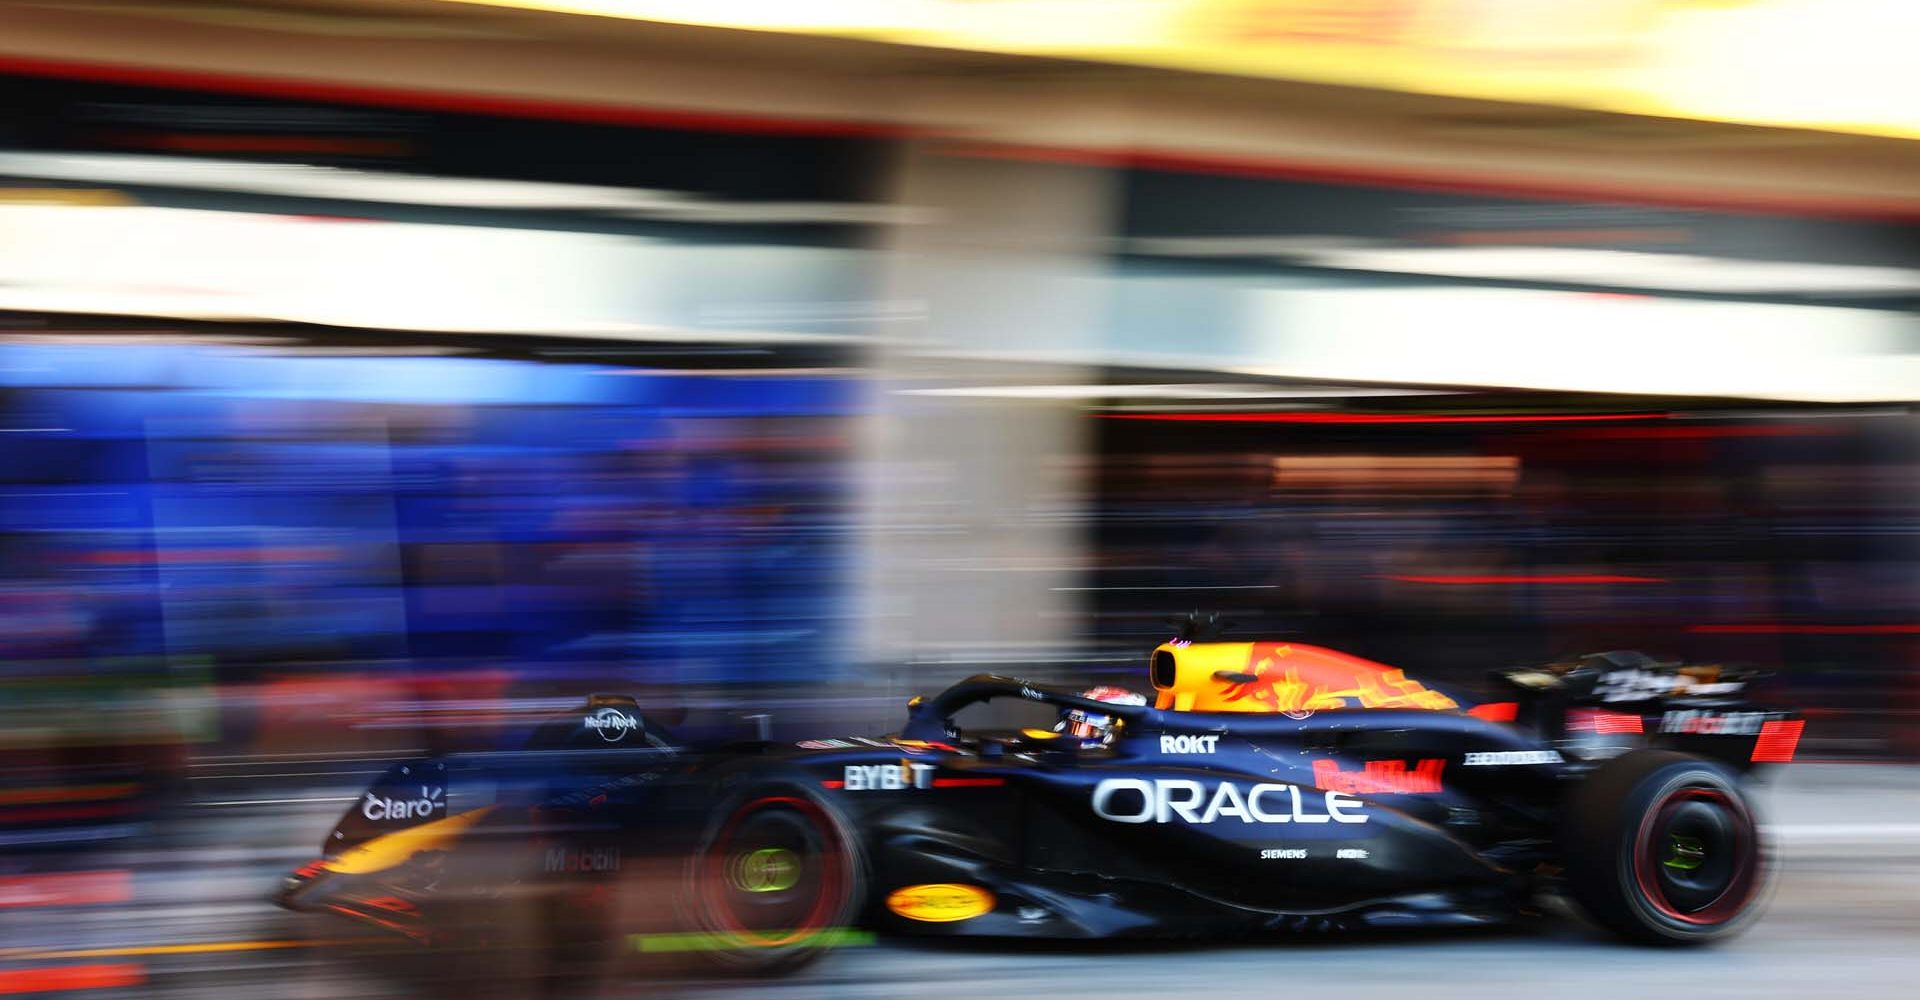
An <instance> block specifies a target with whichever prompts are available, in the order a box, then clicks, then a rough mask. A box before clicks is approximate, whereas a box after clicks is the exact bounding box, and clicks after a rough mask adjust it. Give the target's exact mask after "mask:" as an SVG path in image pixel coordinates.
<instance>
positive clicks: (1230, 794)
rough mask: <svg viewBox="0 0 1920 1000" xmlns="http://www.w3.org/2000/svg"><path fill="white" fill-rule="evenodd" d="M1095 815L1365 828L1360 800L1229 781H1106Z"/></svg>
mask: <svg viewBox="0 0 1920 1000" xmlns="http://www.w3.org/2000/svg"><path fill="white" fill-rule="evenodd" d="M1093 812H1094V815H1096V816H1099V817H1100V818H1101V819H1110V820H1112V821H1114V822H1115V823H1171V822H1173V820H1174V819H1175V818H1176V817H1178V818H1179V819H1180V820H1181V821H1182V822H1186V823H1212V822H1214V821H1216V820H1220V819H1237V820H1239V821H1240V822H1242V823H1365V822H1366V821H1367V814H1366V812H1365V811H1364V808H1363V806H1362V804H1361V802H1360V800H1359V799H1356V798H1354V797H1353V796H1351V795H1347V794H1345V793H1343V792H1318V791H1314V790H1311V789H1308V790H1306V791H1304V792H1303V791H1302V790H1301V789H1300V788H1299V787H1298V786H1295V785H1280V784H1270V783H1265V782H1263V783H1261V784H1258V785H1255V786H1253V787H1252V788H1250V789H1248V790H1247V791H1244V792H1243V791H1241V790H1240V786H1239V785H1236V784H1234V783H1233V782H1230V781H1223V782H1221V783H1220V784H1218V785H1216V786H1214V788H1213V792H1212V793H1211V794H1209V793H1208V792H1207V787H1206V786H1205V785H1203V784H1201V783H1200V782H1198V781H1191V780H1188V779H1186V778H1156V779H1154V780H1152V781H1148V780H1146V779H1144V778H1108V779H1106V780H1105V781H1102V782H1100V783H1099V784H1098V785H1095V786H1094V788H1093Z"/></svg>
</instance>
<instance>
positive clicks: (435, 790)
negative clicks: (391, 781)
mask: <svg viewBox="0 0 1920 1000" xmlns="http://www.w3.org/2000/svg"><path fill="white" fill-rule="evenodd" d="M446 804H447V800H446V789H444V788H441V787H438V786H428V785H421V786H420V797H419V798H417V799H390V798H386V797H384V796H380V795H375V794H374V793H372V792H368V793H367V798H366V801H364V802H362V803H360V815H362V816H365V817H366V818H368V819H370V820H373V821H375V822H381V821H384V820H390V819H426V818H427V817H428V816H431V815H433V813H434V810H436V809H441V808H443V807H445V806H446Z"/></svg>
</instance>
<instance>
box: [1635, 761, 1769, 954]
mask: <svg viewBox="0 0 1920 1000" xmlns="http://www.w3.org/2000/svg"><path fill="white" fill-rule="evenodd" d="M1692 801H1706V802H1711V803H1714V804H1716V805H1718V806H1720V807H1721V808H1722V809H1724V810H1725V811H1726V812H1727V813H1728V814H1729V815H1731V816H1732V817H1733V820H1734V835H1735V838H1736V839H1735V842H1734V853H1735V862H1734V864H1735V868H1734V871H1733V874H1732V875H1731V876H1730V877H1729V879H1728V882H1727V888H1726V891H1724V892H1722V893H1721V894H1720V896H1719V897H1718V898H1716V899H1714V901H1713V902H1712V903H1710V904H1708V905H1707V906H1706V907H1704V908H1703V909H1701V910H1699V911H1696V912H1694V913H1682V912H1680V911H1679V910H1677V909H1675V908H1674V906H1673V903H1672V902H1671V901H1670V900H1668V899H1667V895H1666V892H1665V891H1664V890H1663V889H1661V887H1660V877H1659V873H1658V872H1657V871H1655V870H1654V865H1655V864H1656V862H1655V861H1654V859H1653V851H1652V849H1651V848H1652V844H1651V843H1650V839H1651V836H1652V833H1653V831H1654V829H1655V828H1656V827H1657V826H1658V825H1659V823H1660V821H1661V820H1662V819H1663V818H1664V817H1665V816H1667V815H1668V814H1669V813H1671V812H1672V811H1673V810H1675V809H1676V808H1678V807H1679V806H1680V805H1682V804H1684V803H1686V802H1692ZM1761 863H1762V862H1761V859H1760V851H1759V840H1758V831H1757V830H1756V829H1755V827H1754V822H1753V815H1752V814H1751V813H1750V812H1748V811H1747V809H1746V807H1745V806H1743V805H1742V804H1741V803H1740V802H1738V801H1737V800H1736V799H1734V797H1733V796H1731V795H1729V794H1727V793H1726V792H1725V791H1723V790H1721V789H1718V788H1704V787H1700V786H1686V787H1681V788H1675V789H1671V790H1669V791H1667V792H1665V793H1663V794H1662V795H1661V796H1660V797H1659V798H1658V799H1657V800H1655V801H1654V803H1653V805H1652V807H1651V808H1649V809H1648V810H1647V811H1646V814H1645V815H1644V816H1643V817H1642V818H1641V820H1640V827H1639V829H1638V830H1637V831H1635V833H1634V838H1633V854H1632V865H1633V877H1634V883H1635V887H1636V888H1637V889H1638V890H1639V894H1640V898H1641V899H1643V900H1645V901H1646V903H1647V905H1649V906H1651V907H1653V909H1654V910H1655V911H1657V912H1658V913H1659V914H1660V915H1661V916H1662V917H1665V918H1667V919H1668V920H1673V921H1677V922H1679V923H1682V924H1687V925H1690V926H1694V927H1717V926H1719V925H1721V924H1724V923H1726V922H1727V921H1729V920H1732V919H1733V918H1735V917H1737V916H1739V915H1740V912H1741V910H1743V909H1745V907H1746V905H1747V903H1748V902H1749V901H1751V900H1752V898H1753V895H1754V891H1755V889H1756V887H1757V886H1758V885H1759V884H1760V866H1761Z"/></svg>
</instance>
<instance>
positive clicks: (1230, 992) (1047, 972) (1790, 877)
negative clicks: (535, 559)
mask: <svg viewBox="0 0 1920 1000" xmlns="http://www.w3.org/2000/svg"><path fill="white" fill-rule="evenodd" d="M378 766H379V765H378V764H377V763H376V762H370V761H337V760H334V761H321V760H307V761H297V762H291V763H289V762H284V761H283V762H280V763H278V764H273V765H265V764H260V763H247V764H241V765H234V766H229V765H228V764H225V763H223V764H221V765H220V766H218V767H207V768H202V769H201V773H200V775H199V779H200V780H196V781H195V782H194V785H195V792H194V801H193V804H191V805H189V806H188V807H186V808H185V810H184V811H183V815H181V816H179V817H177V818H176V819H175V820H174V821H173V822H172V823H171V824H170V825H168V826H167V828H166V829H164V830H162V831H158V835H157V836H156V837H153V838H149V839H148V840H146V841H143V842H135V843H129V844H123V845H120V846H116V847H109V848H105V849H94V850H89V851H87V852H85V853H78V852H74V853H68V852H63V851H58V850H53V851H37V852H30V853H29V852H12V853H9V854H7V855H3V856H0V995H67V996H80V997H86V998H88V1000H94V998H98V1000H110V998H114V997H130V996H142V997H183V998H184V997H195V998H215V997H218V998H225V997H232V998H248V1000H275V998H289V1000H291V998H302V1000H316V998H336V997H339V998H344V997H363V998H370V997H403V996H417V995H421V994H423V993H430V992H439V991H438V990H436V989H435V988H434V987H435V986H436V985H438V984H435V983H433V982H431V981H430V979H423V978H422V976H423V975H426V976H429V977H430V976H431V974H432V970H431V969H430V968H429V969H426V970H424V972H423V969H422V967H420V966H419V965H418V963H417V962H416V961H415V960H414V958H413V957H412V956H411V955H410V952H409V950H408V949H407V948H405V947H403V946H396V945H394V944H392V943H389V942H386V941H384V940H383V939H381V938H379V937H377V936H370V935H368V934H366V933H364V932H361V931H359V930H357V929H356V928H355V927H354V926H353V925H351V924H349V923H347V922H345V921H342V920H336V919H329V918H327V917H324V916H310V915H299V914H289V913H285V912H283V911H280V910H278V909H276V908H274V907H272V906H271V905H269V904H268V903H267V901H266V897H267V894H268V893H269V892H270V891H271V890H272V889H273V887H274V886H275V884H276V883H277V881H278V879H279V878H280V876H281V875H282V874H283V873H284V872H286V871H287V870H288V869H289V868H292V867H294V866H296V865H298V864H300V863H302V862H304V861H307V860H311V858H312V857H313V855H314V851H315V849H316V848H317V847H318V840H319V838H320V837H321V836H322V835H323V834H324V832H325V831H326V830H327V829H328V828H329V827H330V826H331V824H332V822H333V820H334V819H335V818H336V817H337V816H338V814H339V813H340V812H341V811H342V810H343V809H344V808H345V807H346V803H347V801H350V800H352V799H353V798H354V796H355V794H356V792H357V791H358V789H359V787H360V785H361V783H363V782H364V781H365V780H366V779H367V777H369V776H370V775H367V774H364V773H362V772H364V771H367V770H369V769H371V770H377V769H378ZM263 768H270V773H273V774H275V775H278V776H279V777H276V778H274V779H272V780H271V781H268V780H264V779H262V778H260V777H259V775H262V774H265V773H269V771H268V770H263ZM1762 802H1763V803H1764V806H1765V810H1766V812H1765V815H1766V817H1767V819H1768V821H1769V825H1770V826H1771V827H1772V828H1773V830H1774V831H1775V840H1776V843H1777V845H1778V848H1777V849H1778V855H1777V856H1778V858H1779V862H1780V864H1779V876H1778V879H1777V881H1776V887H1775V894H1774V898H1773V899H1772V901H1771V905H1770V908H1769V911H1768V913H1767V914H1766V916H1765V917H1764V918H1763V919H1762V920H1761V921H1760V922H1759V923H1758V924H1756V925H1755V926H1754V928H1753V929H1752V930H1751V931H1749V932H1748V933H1747V934H1745V935H1744V936H1742V937H1740V938H1738V939H1736V940H1734V941H1732V942H1729V943H1726V944H1724V945H1721V946H1718V947H1714V948H1709V949H1700V950H1687V951H1666V950H1654V949H1645V948H1636V947H1630V946H1625V945H1621V944H1617V943H1615V942H1613V941H1611V940H1610V939H1607V938H1605V937H1602V936H1600V935H1598V934H1597V933H1595V932H1593V931H1591V930H1589V929H1587V928H1586V927H1584V926H1583V925H1582V924H1580V923H1579V922H1578V921H1577V920H1576V919H1574V918H1572V917H1570V916H1564V915H1563V916H1561V917H1559V918H1550V919H1545V920H1541V921H1538V922H1535V923H1529V924H1527V925H1524V926H1521V927H1518V928H1514V929H1506V930H1500V931H1488V932H1475V933H1450V934H1434V933H1414V932H1408V933H1403V934H1395V935H1391V936H1352V935H1333V936H1302V937H1283V938H1277V939H1274V940H1271V941H1264V940H1263V941H1261V942H1258V943H1245V942H1241V943H1235V944H1231V945H1222V946H1217V947H1209V946H1205V945H1194V944H1186V945H1180V946H1168V947H1155V946H1146V945H1141V944H1138V943H1129V944H1127V945H1125V946H1124V947H1118V946H1050V945H1044V944H1027V943H1020V942H1013V943H1003V944H994V945H980V944H965V945H957V944H939V945H935V944H925V943H914V942H910V941H898V940H885V939H883V940H881V941H879V942H877V943H874V944H871V945H867V946H861V947H853V948H847V949H843V950H841V951H839V952H836V953H835V954H833V955H830V956H829V957H827V958H826V959H825V960H823V961H822V962H820V963H818V964H817V965H815V966H813V967H811V968H809V969H807V970H805V971H804V972H802V973H800V974H797V975H795V976H792V977H789V978H782V979H770V980H754V981H673V982H665V983H663V982H658V981H649V982H642V981H638V980H622V981H619V982H616V983H613V984H610V985H607V986H605V987H603V988H601V989H600V990H598V994H599V995H602V996H614V997H623V996H630V997H642V996H645V997H657V996H675V997H687V998H697V1000H723V998H735V997H746V996H757V997H778V998H823V1000H824V998H866V997H871V998H876V1000H879V998H887V1000H898V998H903V997H918V996H929V997H931V996H942V997H982V998H1001V997H1013V996H1018V997H1029V996H1049V997H1176V996H1183V995H1188V994H1195V995H1202V994H1203V995H1204V996H1205V997H1206V998H1207V1000H1225V998H1232V997H1249V998H1251V997H1261V998H1268V997H1275V996H1284V995H1286V994H1288V993H1292V992H1299V991H1309V992H1310V993H1311V994H1312V995H1314V996H1315V997H1340V998H1362V1000H1365V998H1372V997H1387V996H1394V997H1399V998H1404V997H1408V996H1418V997H1421V998H1433V1000H1439V998H1449V997H1474V998H1486V997H1489V996H1500V995H1514V996H1527V997H1535V996H1552V997H1593V998H1605V1000H1639V998H1643V997H1644V998H1653V997H1669V996H1671V997H1689V998H1691V997H1721V996H1724V997H1741V998H1753V997H1789V996H1791V997H1795V998H1797V1000H1804V998H1808V997H1826V996H1842V995H1844V996H1847V997H1850V998H1866V997H1903V998H1904V997H1912V996H1915V995H1920V986H1916V984H1920V768H1901V767H1885V766H1871V765H1796V766H1794V767H1792V768H1788V769H1785V770H1784V771H1783V772H1782V773H1781V774H1780V775H1779V776H1778V778H1777V779H1776V780H1775V781H1774V782H1772V783H1771V784H1770V785H1769V786H1767V787H1766V788H1765V790H1764V791H1763V792H1762ZM49 880H51V881H49Z"/></svg>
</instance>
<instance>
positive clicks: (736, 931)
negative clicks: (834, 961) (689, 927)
mask: <svg viewBox="0 0 1920 1000" xmlns="http://www.w3.org/2000/svg"><path fill="white" fill-rule="evenodd" d="M863 867H864V866H863V859H862V857H861V852H860V850H859V843H858V841H857V840H856V839H855V836H854V833H853V829H852V826H851V825H850V824H849V823H848V822H847V820H846V819H845V817H844V816H843V815H842V814H841V812H840V810H839V809H838V808H836V807H835V806H834V805H833V803H831V802H830V801H828V800H827V799H825V798H824V797H823V796H821V795H820V794H819V793H817V792H815V791H813V790H812V789H810V788H807V787H804V786H802V785H799V784H788V783H786V782H778V783H772V782H769V783H764V784H759V785H756V786H753V787H750V788H748V789H746V790H745V791H743V792H741V793H738V794H735V795H732V796H730V797H728V799H727V800H726V801H725V802H724V803H723V804H722V806H721V808H720V809H718V810H716V812H715V815H714V818H713V821H712V824H711V825H710V826H709V827H708V829H707V830H706V832H705V835H704V836H702V837H701V839H700V845H699V847H698V849H697V850H695V851H694V853H693V857H692V858H691V860H690V863H689V865H688V870H687V880H688V888H689V890H690V891H689V893H688V897H689V901H690V903H691V909H692V911H693V913H692V916H693V921H692V923H693V924H694V926H695V927H696V928H697V929H698V933H699V934H700V935H701V936H702V937H703V938H704V939H705V941H706V946H705V947H702V948H701V949H700V951H701V953H702V954H703V955H704V957H706V958H707V959H709V961H710V963H711V964H712V965H715V966H718V967H719V969H720V970H722V971H727V972H735V973H750V974H754V975H770V974H779V973H787V972H792V971H795V970H797V969H799V968H800V967H802V966H804V965H807V964H810V963H811V962H813V961H815V960H816V959H818V958H819V957H820V956H822V955H823V954H825V953H826V952H827V951H828V950H829V949H831V948H832V947H834V946H835V945H836V944H838V943H841V942H842V941H843V940H844V939H845V937H846V935H847V934H848V933H849V932H850V931H851V926H850V925H851V924H852V923H853V922H854V920H855V919H856V918H857V917H858V916H859V914H860V910H861V906H862V903H863V901H864V897H863V887H864V885H865V878H864V872H863Z"/></svg>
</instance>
